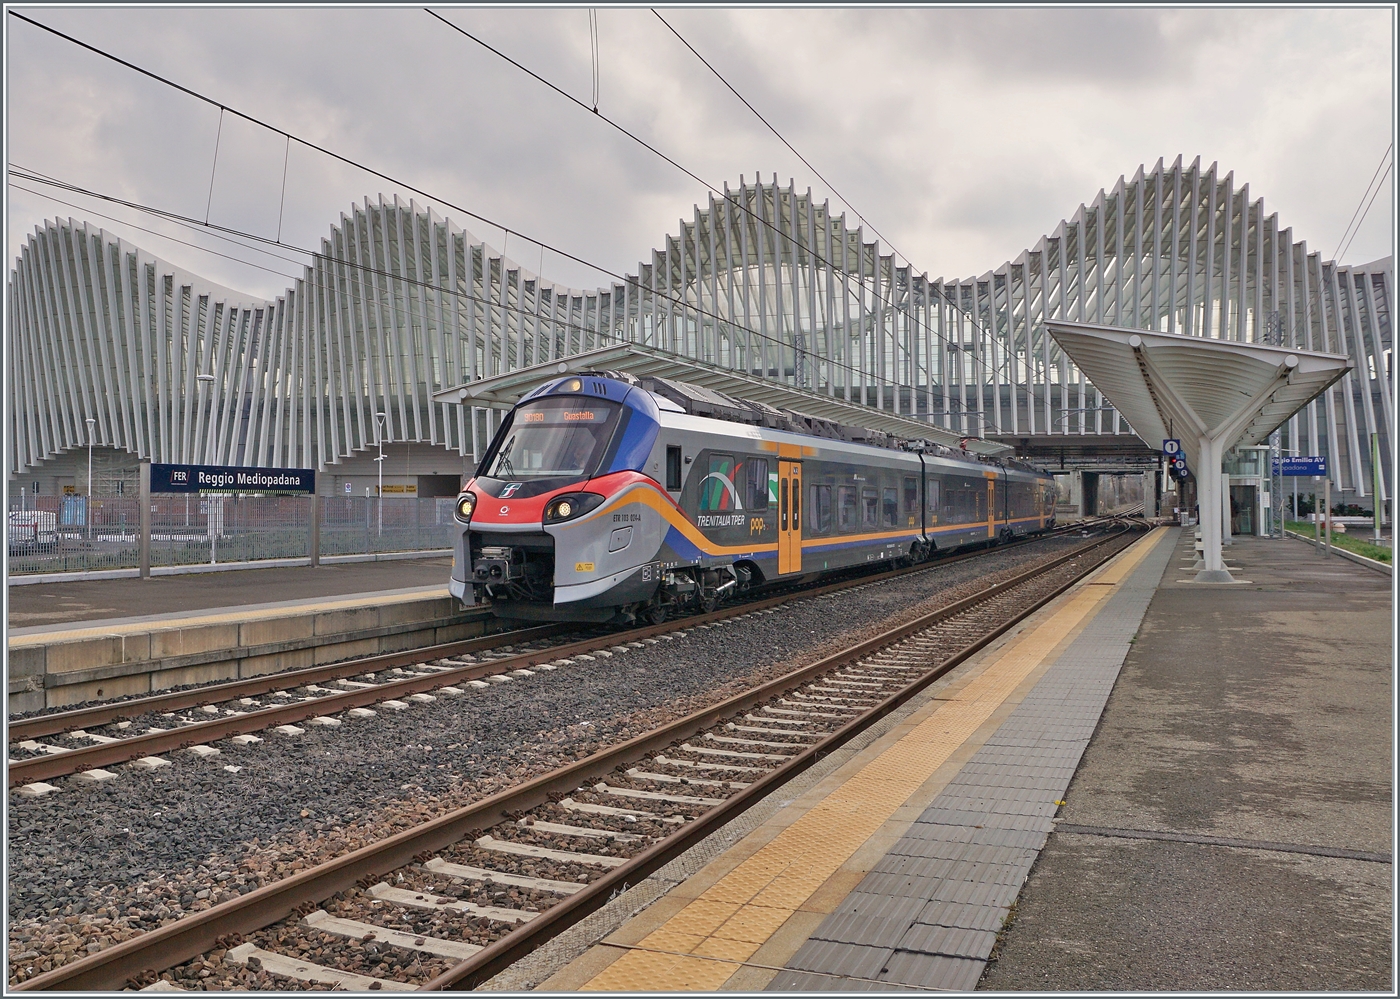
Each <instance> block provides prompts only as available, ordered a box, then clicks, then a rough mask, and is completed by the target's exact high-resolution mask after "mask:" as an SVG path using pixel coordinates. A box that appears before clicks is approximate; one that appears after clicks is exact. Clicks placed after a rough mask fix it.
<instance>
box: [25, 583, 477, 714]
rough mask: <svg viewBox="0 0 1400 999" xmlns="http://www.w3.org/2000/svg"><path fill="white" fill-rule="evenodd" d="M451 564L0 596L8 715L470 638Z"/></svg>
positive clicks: (471, 622) (469, 620)
mask: <svg viewBox="0 0 1400 999" xmlns="http://www.w3.org/2000/svg"><path fill="white" fill-rule="evenodd" d="M450 572H451V559H450V558H446V557H443V556H434V557H430V558H423V559H403V560H385V561H377V562H370V561H366V562H348V563H337V564H334V565H323V566H320V567H317V568H312V567H310V566H277V567H262V568H256V569H242V570H230V571H227V572H219V573H208V574H198V575H183V576H158V577H156V578H154V579H144V580H143V579H135V578H118V579H101V580H82V581H76V580H75V581H73V582H68V583H36V584H33V585H27V586H17V587H11V588H10V589H9V593H8V596H9V599H10V606H9V611H10V613H9V625H10V626H9V628H8V629H7V635H6V654H7V658H6V677H5V680H6V695H7V708H8V711H9V712H10V713H11V714H14V713H18V712H27V711H35V710H39V709H42V708H55V707H68V706H71V705H75V704H80V703H85V702H89V701H101V700H108V699H111V698H113V697H122V696H130V695H144V694H149V693H154V692H158V691H161V690H166V689H168V688H170V687H175V686H181V685H185V684H194V683H208V682H212V681H218V680H232V679H239V678H245V677H249V676H257V675H261V674H265V673H271V672H279V671H283V670H288V669H299V668H304V667H309V666H318V665H322V664H325V663H329V662H335V661H339V660H342V659H349V658H357V657H362V656H373V655H380V654H383V653H395V652H403V651H407V650H410V649H419V648H425V647H427V646H432V645H440V644H443V643H446V642H457V641H462V640H464V639H469V638H475V637H478V636H480V635H483V634H487V633H489V632H494V631H498V630H500V628H501V626H502V622H501V621H499V620H496V619H493V618H491V616H490V614H489V613H484V612H482V611H479V610H473V611H464V610H463V608H462V606H461V604H460V603H459V602H458V601H457V600H455V599H454V598H453V597H452V595H451V594H450V593H449V592H448V589H447V582H448V577H449V574H450Z"/></svg>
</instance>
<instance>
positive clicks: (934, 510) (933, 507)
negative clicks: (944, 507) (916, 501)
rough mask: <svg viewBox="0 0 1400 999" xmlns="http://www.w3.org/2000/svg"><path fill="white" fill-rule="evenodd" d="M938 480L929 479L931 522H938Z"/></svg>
mask: <svg viewBox="0 0 1400 999" xmlns="http://www.w3.org/2000/svg"><path fill="white" fill-rule="evenodd" d="M938 494H939V488H938V480H937V479H929V480H928V519H929V523H931V524H936V523H938Z"/></svg>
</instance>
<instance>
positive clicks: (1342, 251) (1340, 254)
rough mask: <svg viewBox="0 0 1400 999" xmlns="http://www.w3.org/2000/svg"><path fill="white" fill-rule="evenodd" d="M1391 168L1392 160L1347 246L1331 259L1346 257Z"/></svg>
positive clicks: (1393, 162) (1352, 232) (1393, 164)
mask: <svg viewBox="0 0 1400 999" xmlns="http://www.w3.org/2000/svg"><path fill="white" fill-rule="evenodd" d="M1393 166H1395V161H1394V160H1393V159H1392V160H1391V161H1390V163H1388V164H1387V165H1386V168H1385V173H1384V174H1382V175H1381V182H1380V183H1379V184H1377V185H1376V189H1375V191H1374V192H1372V194H1371V200H1370V201H1368V202H1366V210H1365V211H1364V212H1362V213H1361V218H1360V220H1359V221H1358V222H1357V223H1356V228H1355V229H1353V230H1352V231H1351V239H1348V240H1347V245H1346V246H1344V247H1342V250H1341V252H1340V253H1338V254H1337V255H1336V256H1334V257H1333V258H1332V259H1333V260H1340V259H1341V258H1342V257H1343V256H1345V255H1346V252H1347V250H1350V249H1351V244H1352V240H1354V239H1356V234H1357V233H1359V232H1360V231H1361V223H1362V222H1365V221H1366V216H1367V215H1369V214H1371V206H1372V205H1374V204H1375V203H1376V197H1377V196H1378V195H1379V194H1380V193H1381V191H1382V190H1383V189H1384V188H1385V178H1386V177H1388V176H1390V170H1391V168H1392V167H1393Z"/></svg>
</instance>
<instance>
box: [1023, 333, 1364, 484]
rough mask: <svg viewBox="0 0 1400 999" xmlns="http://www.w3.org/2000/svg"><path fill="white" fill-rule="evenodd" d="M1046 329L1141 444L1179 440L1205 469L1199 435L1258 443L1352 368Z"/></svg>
mask: <svg viewBox="0 0 1400 999" xmlns="http://www.w3.org/2000/svg"><path fill="white" fill-rule="evenodd" d="M1045 325H1046V328H1047V329H1048V330H1049V331H1050V335H1051V336H1053V337H1054V338H1055V341H1056V342H1057V343H1059V345H1060V346H1061V347H1063V348H1064V350H1065V353H1067V354H1068V355H1069V356H1070V357H1071V358H1072V359H1073V360H1074V363H1075V364H1077V365H1078V366H1079V368H1080V370H1082V371H1083V372H1084V373H1085V375H1086V376H1088V377H1089V378H1090V379H1091V380H1092V381H1093V383H1094V386H1095V387H1096V388H1097V389H1098V390H1099V391H1100V392H1102V393H1103V394H1104V396H1105V397H1106V398H1107V399H1108V400H1109V401H1110V402H1111V403H1112V404H1113V406H1114V407H1115V408H1116V409H1117V410H1118V411H1119V412H1120V413H1122V414H1123V416H1124V418H1125V419H1126V420H1127V421H1128V423H1129V424H1131V426H1132V427H1133V429H1134V430H1136V431H1137V432H1138V434H1139V435H1140V436H1141V437H1142V438H1143V439H1144V440H1146V441H1147V442H1148V443H1149V444H1150V445H1152V446H1154V447H1155V446H1158V445H1159V444H1160V442H1161V441H1163V440H1166V439H1168V438H1179V439H1180V440H1181V448H1182V451H1183V452H1185V455H1186V460H1187V463H1188V464H1189V465H1190V467H1191V468H1193V469H1196V468H1202V467H1203V466H1202V465H1201V464H1200V459H1199V455H1198V453H1197V452H1198V444H1199V440H1200V438H1201V437H1203V436H1209V437H1212V438H1215V439H1217V440H1218V441H1219V443H1220V446H1221V448H1222V449H1224V450H1229V449H1230V448H1232V447H1235V446H1237V445H1245V446H1248V445H1252V444H1262V443H1265V441H1266V438H1268V436H1269V434H1271V433H1273V431H1274V430H1275V429H1276V428H1278V427H1279V426H1280V425H1281V424H1283V423H1284V421H1286V420H1287V419H1288V418H1289V417H1290V416H1292V415H1293V414H1294V413H1296V412H1298V411H1299V410H1300V409H1302V408H1303V407H1304V406H1305V405H1307V403H1308V402H1310V401H1311V400H1313V399H1315V398H1317V396H1318V395H1320V394H1321V393H1322V392H1324V391H1325V390H1326V389H1327V387H1328V386H1330V385H1333V384H1335V383H1336V382H1337V381H1338V380H1339V379H1341V378H1342V377H1343V376H1344V375H1345V374H1346V373H1347V371H1348V370H1350V363H1349V361H1348V360H1347V357H1346V355H1344V354H1322V353H1318V352H1316V351H1306V350H1293V349H1291V348H1288V347H1275V346H1270V345H1266V344H1255V343H1235V342H1233V341H1230V340H1213V339H1207V338H1206V337H1193V336H1186V335H1184V334H1180V333H1152V332H1150V331H1147V330H1134V329H1124V328H1122V327H1113V326H1096V325H1092V324H1088V323H1067V322H1060V321H1058V320H1052V321H1050V322H1048V323H1046V324H1045Z"/></svg>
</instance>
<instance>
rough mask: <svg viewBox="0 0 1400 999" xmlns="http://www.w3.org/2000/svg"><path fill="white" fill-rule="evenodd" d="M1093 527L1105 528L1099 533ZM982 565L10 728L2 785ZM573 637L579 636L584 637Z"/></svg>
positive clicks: (356, 713) (498, 640)
mask: <svg viewBox="0 0 1400 999" xmlns="http://www.w3.org/2000/svg"><path fill="white" fill-rule="evenodd" d="M1089 526H1091V527H1097V526H1100V525H1099V524H1098V523H1097V522H1096V523H1094V524H1091V525H1089ZM1083 529H1084V525H1076V526H1074V527H1070V528H1061V529H1060V530H1059V531H1057V532H1055V534H1056V535H1059V534H1065V533H1074V532H1077V531H1082V530H1083ZM1052 536H1054V535H1052ZM1039 540H1040V539H1038V538H1037V539H1028V540H1025V541H1020V542H1016V543H1015V544H1011V545H1003V546H1000V547H998V548H995V549H991V551H997V552H1000V551H1007V550H1012V549H1015V548H1019V547H1024V546H1028V545H1034V544H1036V542H1037V541H1039ZM986 554H987V550H980V551H974V552H966V553H962V554H959V555H954V556H951V557H948V558H943V559H939V560H937V561H935V562H933V563H923V564H919V565H915V566H910V567H905V568H899V569H894V570H891V571H888V572H882V573H876V574H868V573H867V574H862V575H857V576H853V577H851V578H847V579H842V580H839V581H836V582H829V583H825V584H821V585H810V584H809V585H806V586H802V585H797V586H792V587H788V588H785V589H784V590H783V591H782V592H779V593H776V594H773V595H769V596H763V597H760V598H758V599H756V600H751V601H745V602H743V603H739V604H735V605H732V606H727V607H724V608H721V609H719V610H717V611H714V612H712V613H709V614H701V615H694V616H690V617H685V618H679V619H676V620H674V621H669V622H665V623H662V624H659V625H653V626H650V627H644V628H635V629H631V630H629V631H625V632H617V631H604V632H600V631H599V629H596V628H594V629H586V628H580V627H579V626H577V625H565V624H549V625H542V626H535V627H530V628H524V629H520V630H517V631H511V632H500V633H497V634H494V635H489V636H485V637H482V638H475V639H469V640H466V641H461V642H453V643H449V644H446V645H438V646H432V647H429V648H425V649H416V650H412V651H407V652H399V653H390V654H387V655H378V656H372V657H368V658H364V659H356V660H349V661H346V662H341V663H334V664H330V665H325V666H316V667H310V668H307V669H299V670H292V671H288V672H284V673H275V674H268V675H266V676H260V677H253V678H249V679H243V680H235V681H231V682H225V683H217V684H209V685H205V686H202V687H197V688H192V689H189V690H181V691H173V692H171V693H167V694H158V695H154V696H150V697H141V698H134V699H129V700H124V701H116V702H111V703H105V704H97V705H92V706H88V707H84V708H79V709H76V710H72V711H61V712H51V713H47V714H41V715H35V716H32V717H29V718H24V719H17V720H14V721H12V722H11V723H10V726H9V753H8V755H9V766H8V777H7V780H8V786H9V788H10V789H12V790H13V789H16V788H27V789H28V790H27V792H26V793H38V794H44V793H48V792H49V791H51V790H53V789H54V787H53V785H51V784H48V783H47V782H48V781H50V780H55V779H57V778H60V777H65V776H69V775H73V774H86V775H87V777H88V779H92V780H107V779H111V777H112V776H113V775H112V773H111V771H110V770H108V769H107V768H108V767H114V766H118V765H120V764H124V763H132V762H134V763H135V764H136V765H138V766H143V767H147V768H157V767H160V766H161V765H163V763H165V762H166V761H164V760H162V759H161V757H162V756H163V755H164V754H169V753H171V752H176V751H181V750H188V751H191V752H195V753H197V754H200V755H205V756H209V757H213V756H216V755H218V754H219V751H218V750H216V749H214V748H213V747H212V746H211V745H210V744H211V743H214V742H218V741H221V740H226V739H234V740H239V741H240V742H242V743H244V744H248V743H256V742H259V741H262V739H264V738H266V737H267V733H269V732H276V733H278V734H282V735H290V736H294V735H297V734H300V732H301V731H304V729H302V728H301V726H302V725H303V724H311V725H319V726H332V727H338V726H339V725H340V724H342V722H341V719H340V718H338V717H336V716H337V715H344V716H345V717H346V718H347V719H348V720H352V721H353V720H356V719H360V718H368V717H371V716H372V715H373V714H374V713H376V712H378V711H384V710H391V711H392V710H403V709H404V708H406V707H407V706H408V705H409V704H411V703H413V702H415V701H416V702H421V703H426V702H430V701H432V700H435V699H436V698H439V697H457V696H461V695H462V694H463V693H464V692H465V689H469V688H470V687H473V686H478V687H479V686H484V685H486V684H488V683H499V682H506V681H508V680H509V679H510V677H511V675H512V674H517V675H528V674H518V673H517V671H520V670H527V671H533V670H536V669H545V670H549V669H552V668H553V667H552V666H551V663H552V662H555V661H558V660H561V659H570V658H572V657H575V656H579V655H592V654H599V655H603V656H609V655H616V654H618V653H619V652H623V651H626V647H627V646H628V644H629V643H632V644H635V643H637V642H643V643H646V642H650V641H653V640H654V639H656V638H657V637H659V636H663V635H666V634H670V633H672V632H675V631H677V630H680V629H684V628H691V627H703V626H705V625H707V624H711V623H714V622H716V621H722V620H726V619H729V618H734V617H739V616H742V615H745V614H752V613H754V612H756V611H763V610H768V609H771V608H775V607H779V606H781V605H783V604H785V603H789V602H791V601H794V600H801V599H810V598H812V597H816V596H820V595H822V594H826V593H832V592H837V591H840V590H847V589H852V588H855V587H860V586H868V585H872V584H877V583H880V582H883V581H885V580H888V579H893V578H896V577H899V576H903V575H909V574H911V573H918V572H926V571H929V570H932V569H936V568H938V567H940V566H944V565H949V564H952V563H954V562H959V561H964V560H967V559H972V558H978V557H983V556H985V555H986ZM580 634H583V635H584V636H585V637H581V638H580V637H579V635H580ZM323 685H327V686H323ZM464 688H465V689H464ZM95 729H101V731H94V730H95ZM255 733H262V734H255ZM55 737H56V738H55ZM41 740H46V741H41Z"/></svg>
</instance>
